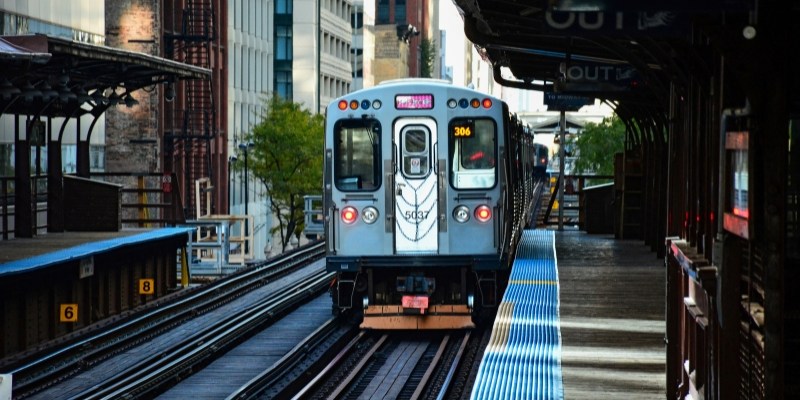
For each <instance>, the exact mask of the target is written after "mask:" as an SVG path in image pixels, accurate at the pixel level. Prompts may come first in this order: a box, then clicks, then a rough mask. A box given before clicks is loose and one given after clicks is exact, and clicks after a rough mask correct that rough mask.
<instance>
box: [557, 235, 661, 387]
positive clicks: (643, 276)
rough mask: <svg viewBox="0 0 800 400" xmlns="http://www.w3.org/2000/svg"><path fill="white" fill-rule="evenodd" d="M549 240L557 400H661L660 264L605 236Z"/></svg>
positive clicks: (640, 246)
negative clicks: (554, 286) (554, 266)
mask: <svg viewBox="0 0 800 400" xmlns="http://www.w3.org/2000/svg"><path fill="white" fill-rule="evenodd" d="M555 240H556V256H557V261H558V274H559V280H560V283H561V288H560V289H561V292H560V297H561V299H560V301H561V307H560V310H561V311H560V312H561V315H560V318H561V337H562V357H561V362H562V373H563V382H564V398H565V399H593V400H602V399H637V400H642V399H664V398H666V345H665V343H664V338H665V329H666V323H665V320H664V318H665V306H664V302H665V276H666V275H665V274H666V268H665V267H664V261H663V259H658V258H657V257H656V254H655V253H653V252H651V251H649V247H647V246H645V245H644V243H643V242H641V241H639V240H615V239H614V237H613V236H612V235H589V234H586V233H585V232H579V231H569V230H565V231H557V232H556V234H555Z"/></svg>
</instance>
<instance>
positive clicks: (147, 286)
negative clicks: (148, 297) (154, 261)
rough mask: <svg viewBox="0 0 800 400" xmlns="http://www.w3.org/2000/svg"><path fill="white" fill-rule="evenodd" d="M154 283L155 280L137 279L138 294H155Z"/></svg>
mask: <svg viewBox="0 0 800 400" xmlns="http://www.w3.org/2000/svg"><path fill="white" fill-rule="evenodd" d="M155 293H156V282H155V279H152V278H147V279H139V294H155Z"/></svg>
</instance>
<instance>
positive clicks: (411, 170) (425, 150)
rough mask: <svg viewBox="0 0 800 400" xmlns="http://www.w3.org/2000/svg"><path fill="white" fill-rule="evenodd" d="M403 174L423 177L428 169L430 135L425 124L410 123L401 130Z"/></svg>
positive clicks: (409, 176) (411, 176)
mask: <svg viewBox="0 0 800 400" xmlns="http://www.w3.org/2000/svg"><path fill="white" fill-rule="evenodd" d="M401 135H402V136H401V137H402V139H401V143H400V146H401V151H402V154H403V175H405V176H406V177H408V178H423V177H425V176H427V175H428V172H429V170H430V143H429V142H430V140H429V139H430V135H429V134H428V128H427V127H425V126H417V125H410V126H407V127H405V128H404V129H403V131H402V132H401Z"/></svg>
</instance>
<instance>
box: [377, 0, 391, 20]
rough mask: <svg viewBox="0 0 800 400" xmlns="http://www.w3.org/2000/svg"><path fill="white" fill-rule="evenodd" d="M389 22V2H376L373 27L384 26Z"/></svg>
mask: <svg viewBox="0 0 800 400" xmlns="http://www.w3.org/2000/svg"><path fill="white" fill-rule="evenodd" d="M389 23H391V21H389V0H378V16H377V18H375V25H386V24H389Z"/></svg>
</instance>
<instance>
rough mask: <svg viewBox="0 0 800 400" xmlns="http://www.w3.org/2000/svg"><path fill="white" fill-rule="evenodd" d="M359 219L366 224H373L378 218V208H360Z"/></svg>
mask: <svg viewBox="0 0 800 400" xmlns="http://www.w3.org/2000/svg"><path fill="white" fill-rule="evenodd" d="M361 219H363V220H364V222H366V223H368V224H374V223H375V221H377V220H378V209H377V208H375V207H372V206H369V207H365V208H364V209H363V210H361Z"/></svg>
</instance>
